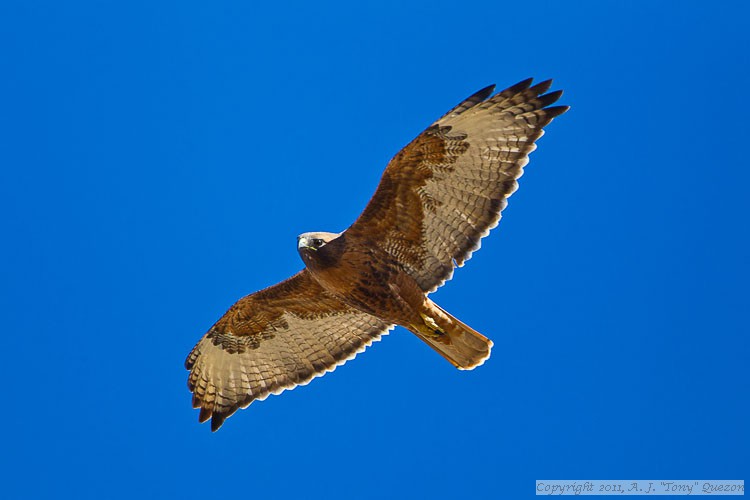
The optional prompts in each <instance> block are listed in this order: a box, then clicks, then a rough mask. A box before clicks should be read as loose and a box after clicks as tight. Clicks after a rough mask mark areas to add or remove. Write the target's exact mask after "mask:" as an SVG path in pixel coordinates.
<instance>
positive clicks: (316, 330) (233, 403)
mask: <svg viewBox="0 0 750 500" xmlns="http://www.w3.org/2000/svg"><path fill="white" fill-rule="evenodd" d="M390 327H391V325H387V324H385V323H383V322H382V321H380V320H379V319H377V318H375V317H374V316H370V315H369V314H366V313H363V312H361V311H357V310H354V309H352V308H350V307H348V306H347V305H345V304H343V303H342V302H340V301H339V300H338V299H336V298H335V297H333V296H331V295H329V294H328V293H326V292H325V291H324V290H323V288H321V287H320V285H318V283H317V282H316V281H315V280H314V279H313V278H312V277H311V276H310V273H309V272H308V271H307V270H303V271H301V272H299V273H297V274H296V275H294V276H293V277H291V278H289V279H288V280H286V281H283V282H281V283H279V284H277V285H274V286H272V287H270V288H266V289H265V290H261V291H260V292H257V293H254V294H251V295H248V296H247V297H244V298H242V299H240V300H239V301H238V302H237V303H236V304H234V305H233V306H232V307H231V308H230V309H229V311H227V312H226V314H224V316H223V317H222V318H221V319H220V320H219V321H218V322H217V323H216V324H215V325H214V326H212V327H211V329H210V330H209V331H208V333H206V335H205V336H204V337H203V338H202V339H201V340H200V342H198V344H197V345H196V346H195V347H194V348H193V350H192V352H191V353H190V355H189V356H188V357H187V360H186V361H185V368H187V369H188V370H190V375H189V377H188V388H189V389H190V390H191V391H192V392H193V407H194V408H200V410H201V411H200V415H199V417H198V419H199V420H200V421H201V422H205V421H206V420H208V419H209V418H211V430H212V431H215V430H217V429H218V428H219V427H221V424H222V423H223V422H224V420H225V419H226V418H227V417H229V416H230V415H232V414H233V413H234V412H235V411H237V409H239V408H246V407H247V406H248V405H249V404H250V403H252V402H253V401H254V400H256V399H260V400H262V399H265V398H266V397H268V395H269V394H279V393H281V392H282V391H284V390H285V389H292V388H294V387H296V386H298V385H303V384H306V383H308V382H309V381H310V380H312V379H313V378H314V377H318V376H321V375H324V374H325V373H326V372H329V371H333V370H334V369H335V368H336V366H338V365H340V364H343V363H344V362H346V361H347V360H349V359H351V358H353V357H354V356H355V355H356V354H357V353H359V352H362V351H363V350H364V349H365V348H366V347H367V346H369V345H370V344H371V343H372V342H374V341H377V340H379V338H380V335H382V334H384V333H387V331H388V329H389V328H390Z"/></svg>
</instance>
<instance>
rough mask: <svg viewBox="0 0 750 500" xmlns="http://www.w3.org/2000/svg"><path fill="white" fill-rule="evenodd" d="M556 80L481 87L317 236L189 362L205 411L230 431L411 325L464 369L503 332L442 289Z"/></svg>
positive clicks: (541, 118) (527, 142)
mask: <svg viewBox="0 0 750 500" xmlns="http://www.w3.org/2000/svg"><path fill="white" fill-rule="evenodd" d="M550 85H551V80H548V81H545V82H542V83H539V84H537V85H534V86H531V79H528V80H524V81H523V82H520V83H518V84H516V85H514V86H512V87H510V88H508V89H506V90H503V91H502V92H499V93H497V94H495V95H494V96H492V97H490V96H491V94H492V91H493V89H494V86H491V87H487V88H485V89H482V90H480V91H479V92H477V93H476V94H474V95H472V96H471V97H469V98H468V99H466V100H465V101H463V102H461V103H460V104H459V105H458V106H456V107H455V108H453V109H452V110H451V111H449V112H448V113H447V114H446V115H444V116H443V117H442V118H440V119H439V120H438V121H437V122H435V123H434V124H433V125H432V126H430V127H429V128H428V129H427V130H425V131H424V132H422V133H421V134H420V135H419V136H417V138H416V139H414V140H413V141H412V142H411V143H410V144H408V145H407V146H406V147H405V148H403V149H402V150H401V151H400V152H399V153H398V154H397V155H396V156H395V157H394V158H393V159H392V160H391V161H390V162H389V163H388V166H387V168H386V170H385V172H384V173H383V177H382V179H381V181H380V184H379V186H378V188H377V190H376V191H375V194H374V195H373V197H372V199H371V200H370V202H369V203H368V205H367V207H366V208H365V210H364V212H363V213H362V215H360V217H359V218H358V219H357V220H356V221H355V222H354V224H352V225H351V227H349V229H347V230H346V231H344V232H343V233H339V234H335V233H305V234H303V235H301V236H300V237H299V238H298V250H299V253H300V256H301V257H302V260H303V261H304V263H305V266H306V267H305V269H304V270H302V271H300V272H299V273H298V274H296V275H295V276H293V277H291V278H289V279H288V280H286V281H283V282H281V283H279V284H277V285H274V286H272V287H269V288H267V289H265V290H262V291H260V292H257V293H254V294H251V295H248V296H247V297H244V298H242V299H240V300H239V301H238V302H237V303H236V304H234V305H233V306H232V307H231V308H230V309H229V311H227V312H226V314H224V316H223V317H222V318H221V319H220V320H219V321H218V322H217V323H216V324H215V325H214V326H212V327H211V329H210V330H209V331H208V333H206V335H205V336H204V337H203V338H202V339H201V340H200V342H198V344H197V345H196V346H195V348H193V350H192V352H191V353H190V355H189V356H188V358H187V360H186V361H185V367H186V368H187V369H188V370H190V375H189V378H188V387H189V388H190V390H191V391H192V392H193V407H195V408H200V415H199V420H200V421H201V422H205V421H206V420H208V419H209V418H211V429H212V430H216V429H218V428H219V427H220V426H221V424H222V423H223V422H224V420H225V419H226V418H227V417H229V416H230V415H232V414H233V413H234V412H235V411H236V410H237V409H238V408H244V407H247V406H248V405H249V404H250V403H251V402H253V401H254V400H256V399H259V400H262V399H265V398H266V397H267V396H268V395H269V394H278V393H280V392H282V391H283V390H285V389H290V388H293V387H296V386H297V385H302V384H306V383H307V382H309V381H310V380H311V379H312V378H313V377H316V376H320V375H322V374H324V373H326V372H328V371H332V370H333V369H335V368H336V366H338V365H340V364H342V363H344V362H346V360H348V359H351V358H352V357H354V356H355V355H356V354H357V353H358V352H361V351H362V350H364V349H365V348H366V347H367V346H369V345H370V344H371V343H372V342H374V341H376V340H378V339H379V338H380V336H381V335H382V334H384V333H387V331H388V330H389V329H391V328H393V326H394V325H402V326H404V327H405V328H407V329H408V330H410V331H411V332H413V333H414V334H416V335H417V336H418V337H419V338H421V339H422V340H424V341H425V342H426V343H427V344H428V345H429V346H430V347H432V348H433V349H434V350H435V351H437V352H438V353H439V354H440V355H442V356H443V357H444V358H445V359H447V360H448V361H449V362H451V363H452V364H453V365H454V366H456V367H457V368H459V369H469V370H470V369H472V368H475V367H476V366H479V365H481V364H482V363H483V362H484V361H485V360H486V359H487V358H488V357H489V355H490V349H491V348H492V342H491V341H490V340H489V339H487V338H486V337H484V336H482V335H481V334H479V333H477V332H476V331H474V330H472V329H471V328H470V327H468V326H466V325H464V324H463V323H461V322H460V321H459V320H457V319H456V318H454V317H453V316H451V315H450V314H448V313H447V312H446V311H445V310H443V309H442V308H441V307H440V306H438V305H437V304H435V303H434V302H432V301H431V300H430V299H429V298H428V294H429V293H431V292H433V291H435V290H436V289H437V288H438V287H439V286H441V285H442V284H443V283H444V282H445V281H446V280H448V279H450V278H451V276H452V275H453V269H454V268H455V267H456V266H459V267H460V266H462V265H463V264H464V262H466V261H467V260H468V259H469V258H470V257H471V253H472V252H473V251H474V250H476V249H477V248H479V245H480V240H481V238H483V237H484V236H486V235H487V234H488V233H489V230H490V229H492V228H493V227H495V226H496V225H497V223H498V221H499V220H500V212H501V211H502V210H503V209H504V208H505V206H506V204H507V202H506V199H507V198H508V197H509V196H510V195H511V194H512V193H513V192H514V191H515V190H516V188H517V187H518V183H517V182H516V181H517V179H518V178H519V177H520V176H521V174H522V173H523V167H524V166H525V165H526V163H527V162H528V154H529V153H530V152H531V151H533V150H534V148H535V144H534V143H535V141H536V140H537V139H538V138H539V137H541V135H542V134H543V127H544V126H545V125H547V124H548V123H549V122H550V121H551V120H552V119H553V118H554V117H556V116H558V115H560V114H562V113H564V112H565V111H567V109H568V107H567V106H550V105H551V104H553V103H554V102H555V101H557V99H558V98H559V97H560V95H561V94H562V92H561V91H557V92H550V93H546V92H547V91H548V90H549V88H550Z"/></svg>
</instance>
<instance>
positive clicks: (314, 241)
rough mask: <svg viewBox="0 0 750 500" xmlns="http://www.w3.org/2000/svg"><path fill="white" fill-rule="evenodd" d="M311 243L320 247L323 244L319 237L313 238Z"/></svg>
mask: <svg viewBox="0 0 750 500" xmlns="http://www.w3.org/2000/svg"><path fill="white" fill-rule="evenodd" d="M312 244H313V246H315V247H322V246H323V240H321V239H320V238H315V239H314V240H312Z"/></svg>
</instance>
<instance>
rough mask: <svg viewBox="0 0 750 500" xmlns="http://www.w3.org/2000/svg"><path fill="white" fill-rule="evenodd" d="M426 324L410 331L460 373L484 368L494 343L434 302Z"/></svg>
mask: <svg viewBox="0 0 750 500" xmlns="http://www.w3.org/2000/svg"><path fill="white" fill-rule="evenodd" d="M428 307H429V312H427V313H423V314H422V319H423V322H422V323H421V324H417V325H409V326H408V328H409V331H411V332H412V333H414V334H415V335H416V336H417V337H419V338H420V339H422V340H423V341H425V342H426V343H427V345H429V346H430V347H432V348H433V349H434V350H435V351H437V353H438V354H440V355H441V356H442V357H444V358H445V359H447V360H448V361H449V362H450V363H451V364H452V365H453V366H455V367H456V368H458V369H459V370H473V369H474V368H476V367H477V366H480V365H482V364H483V363H484V362H485V361H486V360H487V359H488V358H489V357H490V351H491V350H492V341H491V340H490V339H488V338H487V337H485V336H484V335H482V334H481V333H479V332H477V331H476V330H474V329H473V328H471V327H470V326H467V325H465V324H464V323H462V322H461V321H459V320H458V319H456V318H455V317H453V316H452V315H450V314H449V313H448V312H446V311H445V310H444V309H443V308H442V307H440V306H438V305H437V304H435V303H434V302H432V301H429V303H428Z"/></svg>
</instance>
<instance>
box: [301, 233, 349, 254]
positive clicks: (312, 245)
mask: <svg viewBox="0 0 750 500" xmlns="http://www.w3.org/2000/svg"><path fill="white" fill-rule="evenodd" d="M338 236H339V234H337V233H323V232H314V233H302V234H300V235H299V236H298V237H297V250H302V249H303V248H307V249H310V250H317V249H318V248H320V247H322V246H323V245H325V244H326V243H328V242H329V241H331V240H333V239H335V238H337V237H338Z"/></svg>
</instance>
